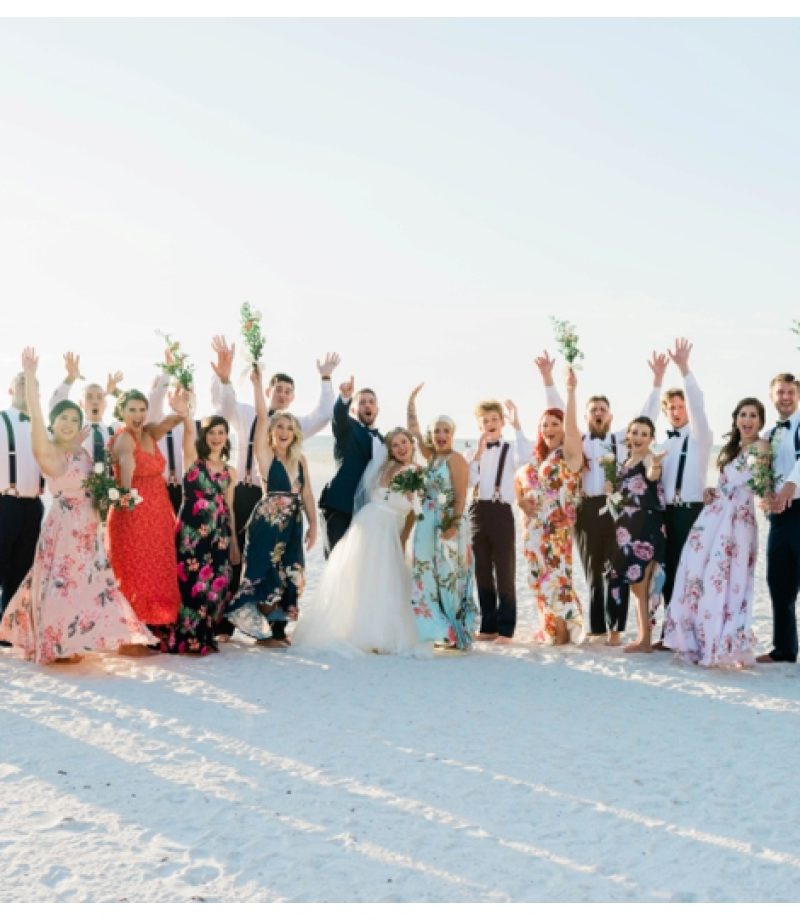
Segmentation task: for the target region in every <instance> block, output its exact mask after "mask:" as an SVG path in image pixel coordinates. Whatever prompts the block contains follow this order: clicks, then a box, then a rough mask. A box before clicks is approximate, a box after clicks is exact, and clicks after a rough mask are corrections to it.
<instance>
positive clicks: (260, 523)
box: [227, 457, 305, 639]
mask: <svg viewBox="0 0 800 920" xmlns="http://www.w3.org/2000/svg"><path fill="white" fill-rule="evenodd" d="M304 481H305V480H304V476H303V467H302V464H301V465H300V466H299V467H298V475H297V479H296V480H295V481H294V483H291V482H290V481H289V474H288V473H287V471H286V467H285V466H284V465H283V463H281V461H280V460H279V459H278V458H277V457H274V458H273V460H272V463H271V465H270V468H269V474H268V476H267V489H266V492H265V493H264V497H263V498H262V499H261V501H260V502H259V503H258V504H257V505H256V507H255V508H254V510H253V513H252V515H251V516H250V520H249V521H248V522H247V536H246V538H245V545H244V557H243V562H242V584H241V587H240V588H239V591H238V592H237V594H236V597H235V598H234V599H233V601H232V602H231V604H230V606H229V608H228V612H227V617H228V620H229V621H230V622H231V623H233V624H234V625H235V626H238V628H239V629H240V630H241V631H242V632H243V633H246V634H247V635H248V636H252V637H253V638H255V639H268V638H270V637H273V636H275V635H276V634H278V635H281V636H282V635H283V627H284V625H285V623H286V621H287V619H288V618H289V616H290V615H291V616H295V615H296V614H297V602H298V600H299V598H300V595H301V594H302V592H303V586H304V584H305V557H304V555H303V501H302V491H303V485H304ZM259 606H261V607H262V610H259ZM264 611H266V612H264Z"/></svg>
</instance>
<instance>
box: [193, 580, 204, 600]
mask: <svg viewBox="0 0 800 920" xmlns="http://www.w3.org/2000/svg"><path fill="white" fill-rule="evenodd" d="M207 590H208V585H207V584H205V583H204V582H202V581H198V582H197V583H196V584H193V585H192V597H197V595H198V594H205V593H206V591H207Z"/></svg>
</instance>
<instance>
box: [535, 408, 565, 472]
mask: <svg viewBox="0 0 800 920" xmlns="http://www.w3.org/2000/svg"><path fill="white" fill-rule="evenodd" d="M548 415H552V416H553V418H557V419H558V420H559V422H561V424H562V425H563V424H564V412H563V410H562V409H555V408H553V409H545V410H544V412H542V414H541V416H540V418H539V430H538V434H537V438H536V447H534V448H533V452H534V454H535V455H536V457H537V458H538V459H539V460H544V458H545V457H546V456H547V455H548V454H549V453H550V448H549V447H548V446H547V443H546V442H545V439H544V436H543V435H542V422H543V421H544V420H545V418H546V417H547V416H548Z"/></svg>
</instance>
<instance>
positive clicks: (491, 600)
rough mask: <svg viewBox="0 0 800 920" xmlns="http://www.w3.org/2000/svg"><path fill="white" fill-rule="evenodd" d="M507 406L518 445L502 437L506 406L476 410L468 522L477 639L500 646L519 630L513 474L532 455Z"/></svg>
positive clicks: (482, 406) (490, 404)
mask: <svg viewBox="0 0 800 920" xmlns="http://www.w3.org/2000/svg"><path fill="white" fill-rule="evenodd" d="M505 407H506V409H507V410H508V421H509V422H510V423H511V427H512V428H513V429H514V431H515V436H514V443H513V444H512V442H511V441H507V440H504V438H503V427H504V426H505V416H504V413H503V407H502V406H501V405H500V403H499V402H497V401H495V400H486V401H484V402H481V403H479V404H478V406H477V408H476V409H475V415H476V417H477V419H478V426H479V427H480V430H481V436H480V440H479V441H478V446H477V448H476V449H475V450H474V451H473V452H471V453H468V454H467V460H468V461H469V484H470V485H471V486H473V487H474V491H473V502H472V505H471V507H470V518H471V520H472V527H473V532H472V551H473V553H474V554H475V583H476V585H477V587H478V602H479V604H480V608H481V628H480V632H479V633H478V634H477V635H476V637H475V638H476V639H477V640H478V641H480V642H496V643H498V644H507V643H509V642H511V641H512V639H513V637H514V630H515V629H516V626H517V589H516V568H517V564H516V560H517V557H516V539H515V536H516V535H515V527H514V510H513V509H514V500H515V492H514V474H515V473H516V471H517V470H518V469H519V468H520V467H521V466H524V465H525V464H526V463H527V462H528V460H529V459H530V457H531V454H532V453H533V444H532V442H531V441H529V440H528V439H527V438H526V437H525V435H524V433H523V431H522V426H521V425H520V423H519V414H518V413H517V407H516V406H515V405H514V403H513V402H511V400H510V399H509V400H506V403H505Z"/></svg>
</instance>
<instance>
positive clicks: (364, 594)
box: [292, 486, 419, 654]
mask: <svg viewBox="0 0 800 920" xmlns="http://www.w3.org/2000/svg"><path fill="white" fill-rule="evenodd" d="M414 510H415V508H414V505H413V503H412V502H411V501H410V500H409V498H408V496H407V495H405V494H404V493H401V492H393V491H391V490H390V489H388V488H386V487H385V486H377V487H375V488H374V489H373V490H372V491H371V492H370V500H369V502H368V503H367V504H366V505H364V507H363V508H361V510H360V511H358V512H357V513H356V514H355V516H354V517H353V520H352V523H351V524H350V527H349V529H348V531H347V533H346V534H345V535H344V536H343V537H342V539H341V540H340V541H339V542H338V543H337V544H336V546H335V548H334V550H333V552H332V553H331V555H330V558H329V559H328V564H327V567H326V569H325V571H324V573H323V575H322V580H321V581H320V585H319V588H318V589H317V591H316V593H315V594H314V596H313V597H312V598H311V600H310V602H309V603H308V605H307V606H306V607H305V608H304V609H303V611H302V612H301V614H300V619H299V621H298V623H297V627H296V629H295V631H294V634H293V635H292V645H293V646H294V647H295V648H319V649H332V650H334V651H339V652H343V653H345V654H347V653H353V652H356V651H358V650H360V651H363V652H383V653H392V654H408V653H414V652H417V651H418V650H419V645H418V639H417V630H416V625H415V623H414V614H413V612H412V610H411V570H410V566H409V565H408V563H407V562H406V559H405V555H404V553H403V545H402V543H401V540H400V536H401V534H402V531H403V526H404V525H405V522H406V518H407V516H408V514H409V513H410V512H412V511H414Z"/></svg>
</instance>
